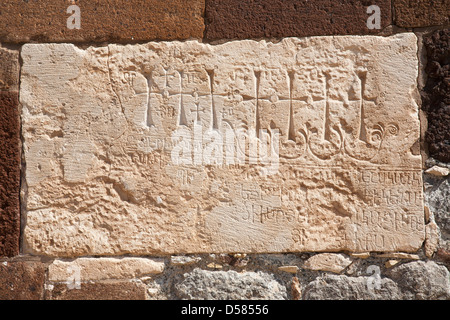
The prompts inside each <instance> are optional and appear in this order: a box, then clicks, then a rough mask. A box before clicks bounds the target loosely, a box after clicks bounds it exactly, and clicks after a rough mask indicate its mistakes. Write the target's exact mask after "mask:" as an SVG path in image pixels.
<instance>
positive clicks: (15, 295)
mask: <svg viewBox="0 0 450 320" xmlns="http://www.w3.org/2000/svg"><path fill="white" fill-rule="evenodd" d="M44 281H45V266H44V265H43V264H42V263H40V262H35V261H25V262H24V261H14V262H7V261H5V262H1V263H0V300H40V299H42V297H43V293H44Z"/></svg>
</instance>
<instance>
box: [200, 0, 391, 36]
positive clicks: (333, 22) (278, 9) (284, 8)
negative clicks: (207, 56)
mask: <svg viewBox="0 0 450 320" xmlns="http://www.w3.org/2000/svg"><path fill="white" fill-rule="evenodd" d="M371 5H376V6H378V7H379V8H380V29H369V28H368V27H367V20H368V18H369V17H370V14H368V13H367V9H368V7H369V6H371ZM391 19H392V18H391V1H390V0H374V1H371V2H370V3H367V1H366V2H364V1H360V0H340V1H332V0H315V1H308V0H255V1H239V0H207V1H206V12H205V20H206V31H205V37H206V39H208V40H217V39H224V38H225V39H248V38H263V37H266V38H267V37H268V38H282V37H303V36H321V35H337V34H341V35H342V34H370V33H377V32H379V31H380V30H381V29H383V28H385V27H386V26H388V25H390V24H391V22H392V21H391Z"/></svg>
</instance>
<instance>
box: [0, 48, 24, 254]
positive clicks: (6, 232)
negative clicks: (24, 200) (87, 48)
mask: <svg viewBox="0 0 450 320" xmlns="http://www.w3.org/2000/svg"><path fill="white" fill-rule="evenodd" d="M18 84H19V52H18V51H16V50H10V49H6V48H2V47H0V257H2V256H3V257H5V256H6V257H13V256H16V255H18V254H19V237H20V204H19V193H20V150H21V146H20V113H19V95H18Z"/></svg>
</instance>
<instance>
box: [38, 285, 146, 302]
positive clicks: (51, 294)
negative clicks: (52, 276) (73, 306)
mask: <svg viewBox="0 0 450 320" xmlns="http://www.w3.org/2000/svg"><path fill="white" fill-rule="evenodd" d="M146 290H147V287H146V286H145V285H144V284H143V283H139V282H125V281H119V282H93V283H92V282H90V283H80V284H79V289H77V288H73V289H70V288H69V287H68V286H67V284H65V283H58V284H55V285H54V286H53V288H52V290H48V291H46V296H45V298H46V300H145V299H146Z"/></svg>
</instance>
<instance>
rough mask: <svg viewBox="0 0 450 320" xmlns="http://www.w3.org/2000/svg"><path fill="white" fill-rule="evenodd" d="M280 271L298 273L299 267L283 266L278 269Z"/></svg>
mask: <svg viewBox="0 0 450 320" xmlns="http://www.w3.org/2000/svg"><path fill="white" fill-rule="evenodd" d="M278 270H280V271H283V272H288V273H297V272H298V267H297V266H281V267H278Z"/></svg>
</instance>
